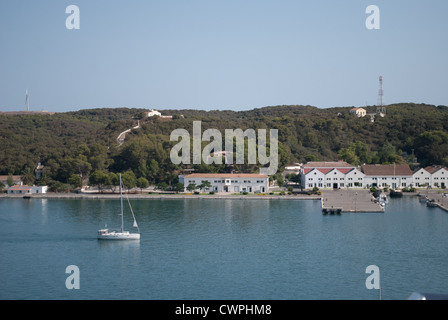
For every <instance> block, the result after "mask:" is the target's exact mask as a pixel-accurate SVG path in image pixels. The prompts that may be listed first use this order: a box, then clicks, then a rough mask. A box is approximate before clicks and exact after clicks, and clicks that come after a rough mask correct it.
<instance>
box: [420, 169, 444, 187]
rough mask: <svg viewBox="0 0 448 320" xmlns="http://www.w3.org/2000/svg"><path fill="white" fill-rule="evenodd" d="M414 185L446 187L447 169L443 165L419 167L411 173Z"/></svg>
mask: <svg viewBox="0 0 448 320" xmlns="http://www.w3.org/2000/svg"><path fill="white" fill-rule="evenodd" d="M413 178H414V184H415V186H416V187H431V188H446V187H447V184H448V169H447V168H445V167H443V166H429V167H426V168H420V169H418V170H416V171H415V172H414V174H413Z"/></svg>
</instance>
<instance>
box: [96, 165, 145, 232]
mask: <svg viewBox="0 0 448 320" xmlns="http://www.w3.org/2000/svg"><path fill="white" fill-rule="evenodd" d="M126 198H127V197H126ZM127 200H128V204H129V208H130V209H131V213H132V217H133V218H134V224H133V227H134V228H137V230H138V233H130V232H129V231H125V230H124V229H123V222H124V221H123V220H124V219H123V216H124V215H123V192H122V182H121V174H120V202H121V214H120V215H121V228H120V230H109V229H107V228H105V229H100V230H98V239H99V240H140V229H139V228H138V225H137V221H136V220H135V216H134V212H133V211H132V207H131V203H130V202H129V198H127Z"/></svg>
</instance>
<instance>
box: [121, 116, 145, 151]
mask: <svg viewBox="0 0 448 320" xmlns="http://www.w3.org/2000/svg"><path fill="white" fill-rule="evenodd" d="M139 128H141V127H140V120H137V125H136V126H135V127H132V128H131V129H127V130H125V131H123V132H122V133H120V134H119V135H118V137H117V141H118V145H119V146H121V145H122V144H123V142H124V139H126V134H127V133H129V132H131V130H132V129H139Z"/></svg>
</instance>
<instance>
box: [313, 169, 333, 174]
mask: <svg viewBox="0 0 448 320" xmlns="http://www.w3.org/2000/svg"><path fill="white" fill-rule="evenodd" d="M316 170H318V171H320V172H322V173H323V174H327V173H328V172H330V171H331V170H333V168H316Z"/></svg>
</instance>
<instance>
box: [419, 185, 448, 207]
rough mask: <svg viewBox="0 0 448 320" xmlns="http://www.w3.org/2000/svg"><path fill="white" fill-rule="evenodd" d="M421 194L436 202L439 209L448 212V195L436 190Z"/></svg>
mask: <svg viewBox="0 0 448 320" xmlns="http://www.w3.org/2000/svg"><path fill="white" fill-rule="evenodd" d="M419 193H420V194H422V195H424V196H426V198H427V199H428V200H434V203H436V204H437V207H439V208H440V209H442V210H444V211H446V212H448V193H441V192H438V191H435V190H434V191H433V190H425V191H421V192H419Z"/></svg>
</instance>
